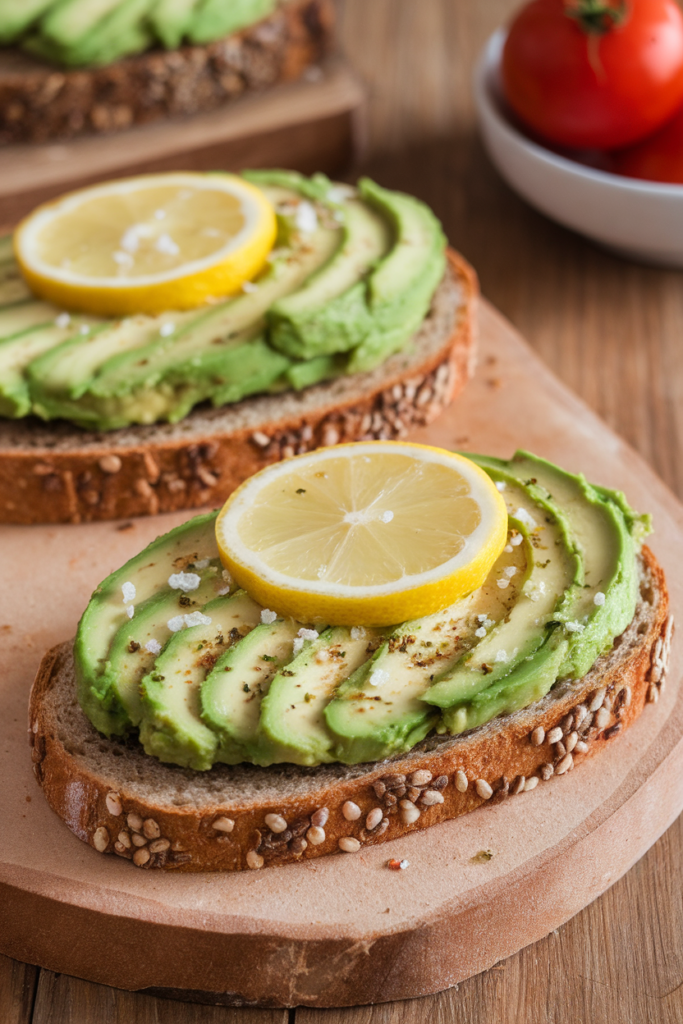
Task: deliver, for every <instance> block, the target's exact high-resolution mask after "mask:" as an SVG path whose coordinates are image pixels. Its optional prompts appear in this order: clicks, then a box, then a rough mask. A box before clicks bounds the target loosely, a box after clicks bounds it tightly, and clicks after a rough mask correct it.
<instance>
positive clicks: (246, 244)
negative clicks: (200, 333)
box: [14, 173, 276, 316]
mask: <svg viewBox="0 0 683 1024" xmlns="http://www.w3.org/2000/svg"><path fill="white" fill-rule="evenodd" d="M275 234H276V218H275V211H274V209H273V206H272V204H271V203H270V202H269V200H268V199H267V198H266V196H265V195H264V193H263V192H262V191H261V190H260V189H258V188H256V187H255V186H254V185H251V184H250V183H249V182H247V181H244V180H243V179H242V178H239V177H237V176H236V175H232V174H191V173H178V174H153V175H143V176H141V177H136V178H124V179H121V180H119V181H109V182H106V183H105V184H102V185H96V186H94V187H92V188H85V189H81V190H80V191H78V192H71V193H69V194H68V195H65V196H62V197H61V198H60V199H57V200H56V201H55V202H52V203H46V204H45V205H44V206H39V207H38V208H37V209H36V210H34V212H33V213H32V214H30V216H28V217H27V218H26V220H24V221H23V222H22V223H21V224H20V225H19V227H18V228H17V231H16V232H15V236H14V248H15V252H16V257H17V261H18V263H19V267H20V269H21V272H22V274H23V275H24V278H25V279H26V282H27V283H28V286H29V287H30V288H31V290H32V291H33V292H35V294H36V295H39V296H40V297H41V298H43V299H48V300H49V301H50V302H54V303H55V304H56V305H58V306H63V307H66V308H67V309H78V310H84V311H86V312H88V313H97V314H99V315H100V316H122V315H127V314H130V313H163V312H165V311H166V310H172V309H193V308H194V307H195V306H199V305H201V304H202V303H203V302H206V301H209V300H210V299H212V298H218V297H220V296H225V295H230V294H232V293H234V292H236V291H237V290H238V289H239V288H240V287H241V286H242V285H243V284H244V283H245V282H246V281H249V280H250V279H251V278H252V277H253V276H254V275H255V274H257V273H258V272H259V270H260V269H261V268H262V267H263V265H264V263H265V260H266V257H267V256H268V253H269V252H270V250H271V249H272V247H273V244H274V241H275Z"/></svg>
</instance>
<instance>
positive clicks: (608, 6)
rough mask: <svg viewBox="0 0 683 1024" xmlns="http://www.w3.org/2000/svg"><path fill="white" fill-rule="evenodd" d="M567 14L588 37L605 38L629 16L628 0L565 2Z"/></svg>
mask: <svg viewBox="0 0 683 1024" xmlns="http://www.w3.org/2000/svg"><path fill="white" fill-rule="evenodd" d="M564 9H565V13H566V15H567V17H568V18H573V19H574V20H575V21H576V22H577V23H578V25H579V27H580V28H582V29H583V31H584V32H586V33H587V34H588V35H591V36H604V35H605V34H606V33H607V32H611V31H612V29H613V28H614V27H615V25H620V24H621V22H622V21H623V20H624V18H625V17H626V15H627V14H628V0H565V4H564Z"/></svg>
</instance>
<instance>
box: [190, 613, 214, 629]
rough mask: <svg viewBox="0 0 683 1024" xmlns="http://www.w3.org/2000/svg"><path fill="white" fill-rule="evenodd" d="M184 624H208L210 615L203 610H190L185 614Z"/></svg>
mask: <svg viewBox="0 0 683 1024" xmlns="http://www.w3.org/2000/svg"><path fill="white" fill-rule="evenodd" d="M185 625H186V626H210V625H211V616H209V615H204V613H203V612H190V614H189V615H186V616H185Z"/></svg>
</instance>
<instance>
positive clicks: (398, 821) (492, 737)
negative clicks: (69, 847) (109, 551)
mask: <svg viewBox="0 0 683 1024" xmlns="http://www.w3.org/2000/svg"><path fill="white" fill-rule="evenodd" d="M640 569H641V584H640V602H639V605H638V609H637V611H636V616H635V618H634V620H633V622H632V623H631V625H630V626H629V627H628V629H627V630H626V631H625V632H624V633H623V634H622V636H621V637H619V638H617V640H616V641H615V643H614V645H613V648H612V650H611V651H610V652H608V653H607V654H606V655H603V656H602V657H601V658H600V659H598V661H597V662H596V664H595V665H594V666H593V668H592V669H591V671H590V672H589V673H588V674H587V675H586V676H585V677H584V678H583V679H581V680H577V681H571V680H570V681H567V682H564V683H560V684H557V685H556V687H554V688H553V690H552V691H551V692H550V694H548V695H547V696H546V697H545V698H544V699H543V700H542V701H539V702H538V703H537V704H534V705H531V706H530V707H529V708H525V709H523V710H522V711H519V712H516V713H515V714H512V715H508V716H505V717H504V718H499V719H496V720H494V721H493V722H490V723H488V724H487V725H485V726H482V727H480V728H478V729H475V730H473V731H472V732H471V733H469V734H465V735H463V736H461V737H451V738H446V739H439V738H428V739H427V740H426V741H423V743H422V744H420V745H419V746H418V747H417V748H415V749H414V750H413V751H411V752H410V753H409V754H407V755H401V756H399V757H396V758H393V759H391V760H390V761H384V762H381V763H378V764H369V765H363V766H356V767H355V769H354V770H353V771H350V772H349V773H348V777H340V778H336V779H330V777H329V773H328V774H327V775H326V773H325V771H324V770H318V769H303V768H302V769H296V770H295V773H296V772H298V774H299V776H300V779H299V782H300V781H301V779H304V780H305V781H306V791H305V792H304V793H302V792H301V786H299V787H298V791H297V792H295V793H289V794H288V793H287V792H286V790H287V783H286V781H285V782H284V783H282V785H281V790H282V792H281V793H280V794H279V796H278V798H277V799H275V800H274V799H273V798H272V796H270V797H269V796H265V797H264V796H263V795H261V796H259V795H258V789H259V787H258V785H256V786H255V787H254V794H252V796H251V797H250V798H248V799H247V798H245V797H244V795H241V796H239V795H238V796H237V797H235V795H234V794H233V796H232V798H231V796H230V786H229V778H230V775H229V773H230V771H231V769H229V768H221V769H219V770H220V771H222V772H224V773H225V774H224V775H223V776H221V780H222V781H221V785H220V787H214V789H213V790H210V791H209V799H208V800H204V802H203V803H202V806H201V807H200V806H198V804H197V803H196V802H195V803H194V804H192V803H191V802H187V801H186V802H185V803H184V804H182V805H180V806H179V805H178V801H176V800H171V799H166V800H161V799H159V797H158V796H157V797H156V798H150V797H142V796H141V795H140V793H139V792H131V789H130V787H129V788H128V789H127V788H126V786H125V785H123V784H121V785H118V784H117V782H116V778H115V777H114V776H112V774H111V773H110V774H109V777H108V778H104V777H103V773H101V772H97V771H93V770H92V768H91V766H89V765H88V764H86V758H85V756H83V751H82V750H81V751H80V752H79V749H78V748H79V739H78V738H77V737H73V736H71V737H70V736H68V735H67V736H66V737H65V736H64V735H61V733H63V731H64V730H63V727H61V726H60V724H59V716H58V715H57V714H56V713H55V710H54V702H53V703H51V699H50V698H51V695H52V691H53V688H55V687H58V686H60V685H61V686H64V682H63V680H64V673H65V671H66V672H67V673H70V676H69V685H71V684H72V678H71V677H72V675H73V673H72V671H71V668H70V658H71V644H70V643H67V644H62V645H61V646H59V647H55V648H53V649H52V650H51V651H49V652H48V653H47V654H46V655H45V657H44V659H43V662H42V664H41V667H40V670H39V672H38V675H37V677H36V680H35V683H34V685H33V688H32V691H31V697H30V708H29V723H30V724H29V737H30V742H31V748H32V758H33V767H34V772H35V774H36V778H37V779H38V781H39V783H40V785H41V786H42V787H43V790H44V793H45V796H46V798H47V800H48V803H49V804H50V806H51V807H52V809H53V810H54V811H55V812H56V813H57V814H58V815H59V816H60V817H61V818H62V819H63V820H64V821H65V822H66V824H67V826H68V827H69V828H70V829H71V831H72V832H74V833H75V834H76V835H77V836H78V837H79V838H80V839H82V840H84V841H85V842H87V843H89V844H90V845H91V846H93V847H94V848H95V849H97V850H98V851H99V852H102V853H110V854H116V855H118V856H121V857H123V858H125V859H127V860H131V861H132V863H133V864H134V865H136V866H138V867H143V868H145V869H149V868H162V869H173V870H177V871H238V870H243V869H245V868H251V869H260V868H262V867H265V866H269V865H271V864H275V865H280V864H285V863H290V862H297V861H300V860H302V859H304V860H306V859H310V858H313V857H320V856H325V855H327V854H331V853H337V852H339V851H340V849H341V850H344V848H345V846H346V847H347V852H349V853H352V852H356V851H357V850H358V849H361V848H362V847H364V846H368V845H375V844H377V843H383V842H387V841H389V840H392V839H396V838H399V837H401V836H403V835H405V834H407V833H408V832H412V831H414V830H418V829H424V828H428V827H430V826H431V825H435V824H437V823H439V822H441V821H447V820H449V819H451V818H455V817H458V816H459V815H461V814H466V813H468V812H469V811H472V810H475V809H476V808H478V807H480V806H481V805H482V804H485V803H487V802H488V801H489V800H490V801H491V802H500V801H503V800H506V799H509V798H510V797H512V796H518V795H519V794H521V793H523V792H528V791H530V790H531V789H533V788H535V787H536V786H537V785H538V784H539V783H541V782H546V781H549V780H553V779H554V777H555V776H562V775H564V774H566V772H568V771H570V770H572V769H573V767H574V766H575V765H580V763H581V761H582V760H583V759H584V758H585V757H589V756H592V755H593V754H595V753H599V751H600V750H601V749H602V748H603V747H604V744H605V743H609V742H612V741H613V739H614V738H615V737H616V736H617V735H618V734H619V733H621V732H623V731H625V730H626V729H628V728H629V727H630V726H631V725H632V724H633V723H634V722H635V720H636V719H637V718H638V716H639V715H640V714H641V712H642V711H643V709H644V708H645V706H646V704H648V703H655V702H656V701H657V700H658V697H659V693H660V691H661V689H662V688H663V686H664V684H665V679H666V670H667V665H668V657H669V648H670V643H671V636H672V632H673V618H672V616H671V614H670V613H669V599H668V592H667V587H666V582H665V579H664V573H663V571H662V568H661V566H660V565H659V563H658V562H657V560H656V559H655V557H654V555H653V554H652V552H651V551H650V550H649V549H648V548H644V549H643V552H642V556H641V562H640ZM60 677H61V679H62V682H61V683H60V682H59V680H60ZM70 696H71V702H72V703H73V700H74V698H73V690H71V695H70ZM79 714H80V716H81V717H82V721H83V727H84V728H83V732H84V735H85V733H87V732H89V733H91V734H92V737H93V739H94V740H96V741H97V743H98V746H100V748H101V746H102V744H104V745H105V748H106V744H107V743H108V742H109V741H106V740H104V739H102V738H101V737H99V738H98V734H97V733H95V731H94V730H93V728H92V726H90V724H89V723H88V722H87V719H85V716H84V715H82V713H80V712H79ZM68 746H71V747H72V750H71V752H70V751H69V750H68V749H67V747H68ZM145 756H146V755H144V754H143V753H141V752H139V753H137V754H136V755H135V757H136V758H137V757H139V758H144V757H145ZM112 761H115V762H117V763H118V762H119V761H120V758H118V759H117V758H116V757H114V758H112ZM159 770H160V771H162V772H164V773H168V777H169V778H172V777H173V773H183V774H184V778H185V779H187V777H188V774H193V775H194V776H195V777H196V778H202V777H203V778H208V774H209V773H188V772H187V771H186V770H180V769H174V768H173V766H159ZM213 771H215V769H213ZM253 771H254V778H257V776H258V777H260V778H263V777H264V776H263V775H262V774H260V775H259V773H267V772H270V771H272V769H253ZM226 780H227V781H226ZM318 780H320V781H319V783H318ZM558 784H561V783H559V782H558ZM290 788H294V789H296V787H290ZM216 789H219V790H220V794H221V795H220V799H217V798H216V797H215V795H213V794H215V791H216ZM530 799H532V798H530ZM348 802H351V803H352V804H353V805H354V806H353V807H348V806H347V807H346V808H345V805H346V804H347V803H348ZM356 812H357V813H356ZM272 816H276V817H275V818H274V817H272ZM369 816H371V817H369ZM278 817H279V818H281V819H283V820H282V821H278V820H277V818H278ZM281 826H282V828H281ZM280 828H281V830H280V831H278V829H280ZM345 840H346V842H344V841H345ZM349 840H350V842H349ZM340 843H341V846H340ZM142 851H145V852H142Z"/></svg>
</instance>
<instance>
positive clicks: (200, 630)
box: [140, 590, 262, 771]
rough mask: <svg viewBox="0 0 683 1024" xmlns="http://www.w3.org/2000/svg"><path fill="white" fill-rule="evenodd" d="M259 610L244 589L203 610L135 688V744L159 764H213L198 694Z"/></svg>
mask: <svg viewBox="0 0 683 1024" xmlns="http://www.w3.org/2000/svg"><path fill="white" fill-rule="evenodd" d="M261 611H262V609H261V606H260V605H258V604H256V602H255V601H253V600H252V599H251V598H250V597H249V596H248V595H247V594H246V593H245V592H244V591H243V590H238V591H237V593H236V594H234V595H233V596H232V597H219V598H217V599H216V600H215V601H210V602H209V603H208V604H207V605H205V606H204V608H203V609H202V612H201V613H195V614H200V615H201V616H202V617H203V619H205V620H206V621H203V622H202V623H201V624H199V625H196V626H188V627H187V628H185V629H181V630H180V631H179V632H177V633H176V634H175V635H174V636H173V637H171V639H170V640H169V641H168V643H167V644H166V647H165V648H164V650H163V651H162V653H161V654H160V655H159V657H158V658H157V660H156V662H155V664H154V669H153V670H152V671H151V672H149V673H148V674H147V675H146V676H145V677H144V679H143V680H142V683H141V685H140V691H141V694H142V703H143V719H142V722H141V724H140V742H141V743H142V745H143V747H144V748H145V751H146V752H147V753H148V754H153V755H154V756H155V757H158V758H159V760H160V761H171V762H172V763H173V764H180V765H183V767H187V768H195V769H197V770H198V771H205V770H207V769H208V768H210V767H211V765H212V764H213V762H214V759H215V756H216V751H217V748H218V738H217V736H216V734H215V733H214V732H213V731H212V730H211V729H210V728H209V727H208V726H207V725H205V724H204V722H202V719H201V706H200V690H201V685H202V683H203V682H204V679H205V678H206V676H207V674H208V672H209V671H210V670H211V669H212V668H213V666H214V665H215V663H216V661H217V660H218V658H219V657H220V655H221V654H222V653H223V651H225V650H226V648H227V647H229V646H230V645H231V644H234V643H237V642H238V641H239V640H240V639H241V638H242V637H243V636H245V635H246V634H247V633H248V632H250V631H251V630H252V629H253V628H254V626H256V625H257V623H258V622H259V619H260V616H261Z"/></svg>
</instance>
